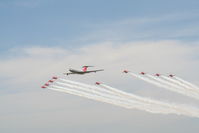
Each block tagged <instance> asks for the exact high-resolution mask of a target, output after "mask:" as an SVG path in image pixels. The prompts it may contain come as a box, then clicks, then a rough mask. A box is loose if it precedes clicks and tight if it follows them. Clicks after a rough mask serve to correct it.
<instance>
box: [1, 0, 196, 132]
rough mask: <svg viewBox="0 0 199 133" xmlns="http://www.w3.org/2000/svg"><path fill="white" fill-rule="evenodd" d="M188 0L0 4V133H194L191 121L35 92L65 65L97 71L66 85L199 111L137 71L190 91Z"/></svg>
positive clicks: (19, 0)
mask: <svg viewBox="0 0 199 133" xmlns="http://www.w3.org/2000/svg"><path fill="white" fill-rule="evenodd" d="M198 7H199V1H197V0H189V1H188V0H167V1H163V0H150V1H147V0H84V1H81V0H0V20H1V21H0V79H1V84H0V108H1V110H0V118H1V119H0V131H1V132H4V133H16V132H17V133H18V132H20V133H25V132H30V133H31V132H38V133H44V132H47V133H51V132H52V133H53V132H60V133H62V132H74V133H80V132H81V133H82V132H83V133H84V132H85V133H91V132H97V133H98V132H99V133H101V132H105V133H109V132H115V133H120V132H126V133H130V132H140V133H154V132H155V133H167V132H170V133H179V132H180V133H184V132H192V133H198V131H199V127H198V122H199V119H198V118H191V117H186V116H178V115H161V114H151V113H147V112H144V111H140V110H136V109H135V110H128V109H123V108H120V107H116V106H113V105H109V104H105V103H100V102H96V101H91V100H88V99H85V98H80V97H77V96H72V95H69V94H64V93H60V92H54V91H51V90H42V89H41V88H40V86H41V85H42V84H43V83H45V82H46V81H47V80H48V79H49V78H51V77H52V76H53V75H58V76H59V75H62V73H63V72H66V71H67V70H68V68H76V69H80V68H81V66H82V65H94V66H96V68H103V69H105V71H104V72H100V73H96V74H90V75H85V76H77V75H72V76H68V77H66V78H67V79H70V80H74V81H79V82H84V83H88V84H94V83H95V82H96V81H100V82H103V83H106V84H108V85H110V86H113V87H116V88H118V89H121V90H123V91H126V92H131V93H134V94H136V95H139V96H143V97H150V98H151V97H152V98H153V99H157V100H161V101H167V102H171V103H179V104H186V105H191V106H196V107H199V102H198V101H197V100H194V99H192V98H188V97H185V96H182V95H180V94H175V93H173V92H170V91H167V90H165V89H163V88H157V87H155V86H152V85H149V84H146V83H144V82H143V81H140V80H137V79H134V78H132V77H130V76H129V75H124V74H122V73H121V72H122V70H123V69H128V70H131V71H134V72H136V73H138V72H140V71H145V72H147V73H151V74H154V73H157V72H158V73H162V74H170V73H173V74H176V75H178V76H179V77H182V78H184V79H186V80H188V81H190V82H192V83H194V84H196V85H199V80H198V75H199V72H198V71H197V69H198V67H199V52H198V51H199V39H198V38H199V26H198V24H199V15H198V14H199V9H198Z"/></svg>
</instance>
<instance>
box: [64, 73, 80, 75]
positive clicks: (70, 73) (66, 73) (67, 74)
mask: <svg viewBox="0 0 199 133" xmlns="http://www.w3.org/2000/svg"><path fill="white" fill-rule="evenodd" d="M63 74H64V75H70V74H77V73H63Z"/></svg>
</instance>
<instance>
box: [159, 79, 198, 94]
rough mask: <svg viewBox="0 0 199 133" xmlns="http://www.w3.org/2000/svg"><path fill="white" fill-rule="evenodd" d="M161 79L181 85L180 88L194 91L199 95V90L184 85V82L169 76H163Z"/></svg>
mask: <svg viewBox="0 0 199 133" xmlns="http://www.w3.org/2000/svg"><path fill="white" fill-rule="evenodd" d="M161 78H163V79H165V80H167V81H169V82H172V83H174V84H176V85H179V86H181V87H183V88H185V89H189V90H190V91H193V92H196V93H197V94H199V89H196V88H193V87H190V86H189V85H186V84H185V83H182V82H180V81H178V80H177V79H175V78H171V77H167V76H164V75H162V76H161Z"/></svg>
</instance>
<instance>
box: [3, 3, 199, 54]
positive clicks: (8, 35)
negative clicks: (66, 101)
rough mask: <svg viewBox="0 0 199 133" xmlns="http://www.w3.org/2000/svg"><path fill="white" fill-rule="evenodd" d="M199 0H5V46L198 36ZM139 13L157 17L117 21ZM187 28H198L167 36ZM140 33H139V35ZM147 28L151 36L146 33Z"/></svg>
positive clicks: (186, 38)
mask: <svg viewBox="0 0 199 133" xmlns="http://www.w3.org/2000/svg"><path fill="white" fill-rule="evenodd" d="M198 5H199V2H198V1H197V0H191V1H186V0H174V1H163V0H150V1H147V0H133V1H130V0H129V1H128V0H125V1H120V0H117V1H114V0H100V1H96V0H84V1H78V0H9V1H6V0H1V1H0V16H1V21H0V28H1V31H0V35H1V40H0V43H1V46H0V49H1V50H3V51H4V50H7V49H9V48H12V47H18V46H27V45H46V46H49V45H50V46H53V45H60V46H61V45H62V46H66V47H73V46H75V45H76V46H77V45H78V46H79V45H83V44H88V43H92V42H98V41H109V40H114V41H121V40H122V41H133V40H143V39H150V40H158V39H177V40H194V41H195V40H197V38H198V28H197V24H198V21H199V16H198ZM164 17H166V18H164ZM137 19H138V20H140V19H144V20H145V19H146V21H147V20H149V21H150V20H151V19H152V22H149V23H147V22H143V23H139V22H138V23H136V24H134V23H124V24H118V23H121V22H123V21H127V20H131V21H134V20H135V21H136V20H137ZM153 19H155V20H154V21H153ZM158 19H160V20H158ZM161 19H163V20H161ZM144 20H143V21H144ZM112 25H115V26H113V27H112ZM134 26H136V27H137V28H136V27H135V28H134ZM187 28H191V29H193V28H196V29H193V30H191V31H189V32H190V34H185V35H178V36H168V34H169V33H172V32H177V31H179V32H181V31H182V30H186V29H187ZM120 29H122V30H120ZM106 30H108V31H109V32H110V31H112V32H114V34H115V35H112V33H109V32H108V33H107V32H106ZM104 32H105V35H106V36H105V37H104V36H103V37H101V38H96V37H91V38H89V39H84V38H87V37H88V36H90V35H91V34H92V35H93V34H101V36H102V34H104ZM135 33H138V35H139V37H135V36H134V34H135ZM140 33H141V34H140ZM142 33H146V34H147V35H150V36H149V37H148V36H146V37H145V36H143V37H142ZM191 33H192V34H191ZM193 33H195V34H193ZM129 34H132V35H129ZM116 38H119V39H116ZM102 39H103V40H102ZM78 40H80V41H78ZM71 45H73V46H71Z"/></svg>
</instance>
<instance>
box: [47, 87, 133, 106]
mask: <svg viewBox="0 0 199 133" xmlns="http://www.w3.org/2000/svg"><path fill="white" fill-rule="evenodd" d="M57 88H58V89H57ZM48 89H50V90H54V91H59V92H65V93H68V94H72V95H76V96H80V97H85V98H88V99H92V100H96V101H100V102H104V103H109V104H113V105H116V106H121V107H124V108H127V109H130V108H131V107H130V105H128V104H125V103H120V102H119V101H115V100H112V99H107V98H104V97H100V96H96V95H91V94H88V93H85V92H80V91H76V90H72V89H68V88H67V89H66V88H63V87H60V86H52V87H48Z"/></svg>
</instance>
